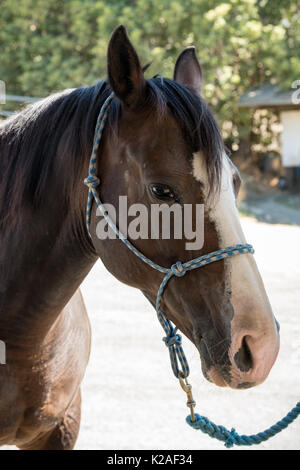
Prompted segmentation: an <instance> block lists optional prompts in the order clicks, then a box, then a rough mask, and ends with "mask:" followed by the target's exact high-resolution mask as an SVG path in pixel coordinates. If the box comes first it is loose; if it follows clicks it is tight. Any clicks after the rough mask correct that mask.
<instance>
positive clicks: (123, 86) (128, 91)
mask: <svg viewBox="0 0 300 470" xmlns="http://www.w3.org/2000/svg"><path fill="white" fill-rule="evenodd" d="M107 68H108V79H109V83H110V85H111V87H112V89H113V91H114V92H115V94H116V95H117V97H118V98H120V100H121V101H122V102H123V103H124V104H125V105H126V106H127V107H128V108H130V109H134V108H136V107H137V106H138V105H139V104H141V103H142V101H143V98H144V95H145V89H146V81H145V78H144V74H143V69H142V67H141V64H140V61H139V58H138V55H137V53H136V51H135V49H134V47H133V45H132V44H131V42H130V40H129V38H128V36H127V33H126V29H125V28H124V26H119V27H118V28H117V29H116V30H115V32H114V33H113V35H112V37H111V40H110V42H109V45H108V53H107Z"/></svg>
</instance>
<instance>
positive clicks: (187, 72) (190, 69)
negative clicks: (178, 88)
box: [174, 47, 203, 95]
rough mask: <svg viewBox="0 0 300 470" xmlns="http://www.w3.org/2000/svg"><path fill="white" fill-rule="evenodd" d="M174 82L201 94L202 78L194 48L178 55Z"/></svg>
mask: <svg viewBox="0 0 300 470" xmlns="http://www.w3.org/2000/svg"><path fill="white" fill-rule="evenodd" d="M174 80H175V81H176V82H177V83H180V84H181V85H186V86H188V87H189V88H192V89H193V90H194V91H195V92H196V93H198V94H199V95H200V94H201V89H202V81H203V77H202V71H201V67H200V64H199V60H198V57H197V54H196V49H195V48H194V47H188V48H187V49H185V50H184V51H183V52H182V53H181V54H180V55H179V57H178V59H177V61H176V65H175V70H174Z"/></svg>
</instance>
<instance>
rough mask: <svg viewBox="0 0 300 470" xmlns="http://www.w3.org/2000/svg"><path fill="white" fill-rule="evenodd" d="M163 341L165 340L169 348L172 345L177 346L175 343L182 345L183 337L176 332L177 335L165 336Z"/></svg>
mask: <svg viewBox="0 0 300 470" xmlns="http://www.w3.org/2000/svg"><path fill="white" fill-rule="evenodd" d="M163 341H164V342H165V345H166V346H167V347H168V348H171V347H172V346H175V345H176V346H180V345H181V342H182V338H181V335H178V334H177V333H176V334H175V335H172V336H166V337H165V338H163Z"/></svg>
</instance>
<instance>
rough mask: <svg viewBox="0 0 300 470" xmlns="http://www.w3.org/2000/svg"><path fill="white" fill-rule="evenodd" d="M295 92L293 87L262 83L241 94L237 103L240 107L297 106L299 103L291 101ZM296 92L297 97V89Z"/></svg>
mask: <svg viewBox="0 0 300 470" xmlns="http://www.w3.org/2000/svg"><path fill="white" fill-rule="evenodd" d="M295 92H296V89H294V88H290V89H289V90H280V89H279V88H278V86H277V85H271V84H270V83H263V84H262V85H258V86H256V87H254V88H252V89H251V90H250V91H248V92H247V93H245V94H244V95H242V96H241V98H240V99H239V101H238V103H237V105H238V106H239V107H240V108H274V107H280V108H299V107H300V103H298V104H297V103H296V102H295V100H294V101H293V94H295ZM296 93H297V97H298V98H299V91H298V92H296ZM294 96H295V95H294ZM298 101H299V99H298Z"/></svg>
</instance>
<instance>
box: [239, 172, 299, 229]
mask: <svg viewBox="0 0 300 470" xmlns="http://www.w3.org/2000/svg"><path fill="white" fill-rule="evenodd" d="M242 178H243V187H242V191H241V195H240V197H239V203H238V206H239V210H240V212H241V213H242V214H243V215H248V216H251V217H254V218H255V219H257V220H259V221H261V222H266V223H269V224H285V225H300V192H299V190H298V191H295V192H290V191H280V190H279V189H277V188H270V187H269V186H267V185H265V184H263V183H261V182H258V181H257V180H256V179H255V178H254V177H252V176H249V175H245V174H243V175H242Z"/></svg>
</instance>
